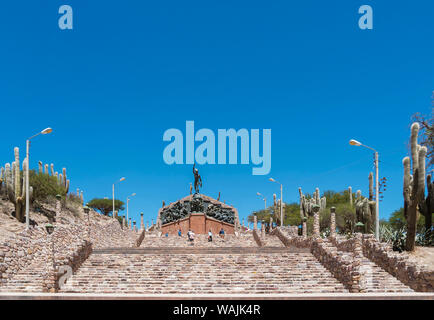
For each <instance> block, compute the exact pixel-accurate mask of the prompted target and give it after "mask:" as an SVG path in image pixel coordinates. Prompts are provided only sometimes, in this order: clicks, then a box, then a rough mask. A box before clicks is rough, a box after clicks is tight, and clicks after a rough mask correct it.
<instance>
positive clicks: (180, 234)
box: [178, 229, 182, 237]
mask: <svg viewBox="0 0 434 320" xmlns="http://www.w3.org/2000/svg"><path fill="white" fill-rule="evenodd" d="M178 236H180V237H181V236H182V232H181V229H179V230H178Z"/></svg>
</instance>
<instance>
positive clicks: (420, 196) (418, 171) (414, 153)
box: [402, 122, 434, 251]
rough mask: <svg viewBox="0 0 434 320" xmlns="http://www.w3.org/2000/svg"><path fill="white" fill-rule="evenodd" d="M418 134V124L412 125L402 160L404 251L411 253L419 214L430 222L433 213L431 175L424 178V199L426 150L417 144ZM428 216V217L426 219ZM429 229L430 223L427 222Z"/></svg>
mask: <svg viewBox="0 0 434 320" xmlns="http://www.w3.org/2000/svg"><path fill="white" fill-rule="evenodd" d="M418 134H419V124H418V123H417V122H415V123H413V124H412V126H411V135H410V149H411V162H410V157H405V158H404V159H403V160H402V163H403V167H404V188H403V195H404V216H405V219H406V220H407V239H406V243H405V249H406V250H407V251H413V250H414V245H415V238H416V226H417V220H418V219H419V214H420V213H422V214H423V215H425V217H426V218H428V220H431V215H432V212H433V207H432V205H433V201H432V200H433V197H434V195H433V189H434V187H433V183H432V182H431V175H428V176H427V177H426V179H427V185H428V196H427V197H426V199H425V159H426V154H427V148H426V147H425V146H420V145H419V144H418V143H417V138H418ZM428 216H429V217H428ZM429 223H430V225H429V228H430V227H431V221H429Z"/></svg>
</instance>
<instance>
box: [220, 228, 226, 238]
mask: <svg viewBox="0 0 434 320" xmlns="http://www.w3.org/2000/svg"><path fill="white" fill-rule="evenodd" d="M219 235H220V238H222V239H224V238H225V230H224V229H223V228H221V229H220V232H219Z"/></svg>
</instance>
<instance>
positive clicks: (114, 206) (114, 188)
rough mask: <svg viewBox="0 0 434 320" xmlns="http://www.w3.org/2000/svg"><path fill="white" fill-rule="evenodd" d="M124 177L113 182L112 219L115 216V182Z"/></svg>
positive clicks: (123, 178)
mask: <svg viewBox="0 0 434 320" xmlns="http://www.w3.org/2000/svg"><path fill="white" fill-rule="evenodd" d="M124 180H125V177H122V178H120V179H119V180H118V181H116V182H115V183H113V213H112V215H113V219H114V218H115V184H116V183H118V182H121V181H124Z"/></svg>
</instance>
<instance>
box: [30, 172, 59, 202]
mask: <svg viewBox="0 0 434 320" xmlns="http://www.w3.org/2000/svg"><path fill="white" fill-rule="evenodd" d="M29 184H30V185H31V186H32V187H33V199H34V200H40V201H41V200H44V201H45V200H47V199H49V198H50V197H55V196H56V195H58V194H60V195H61V196H62V197H65V196H66V189H65V187H64V186H62V185H60V184H59V183H58V181H57V178H56V177H55V176H49V175H48V174H44V173H36V172H35V171H34V170H30V171H29Z"/></svg>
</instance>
